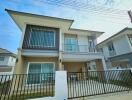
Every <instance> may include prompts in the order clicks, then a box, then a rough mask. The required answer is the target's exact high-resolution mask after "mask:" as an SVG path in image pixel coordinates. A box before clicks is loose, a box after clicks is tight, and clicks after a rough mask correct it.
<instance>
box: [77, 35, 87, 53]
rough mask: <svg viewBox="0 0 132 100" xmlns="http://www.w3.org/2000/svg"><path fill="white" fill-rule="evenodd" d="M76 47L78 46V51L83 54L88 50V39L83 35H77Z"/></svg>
mask: <svg viewBox="0 0 132 100" xmlns="http://www.w3.org/2000/svg"><path fill="white" fill-rule="evenodd" d="M77 38H78V45H79V51H80V52H85V51H86V50H88V37H87V36H83V35H78V36H77Z"/></svg>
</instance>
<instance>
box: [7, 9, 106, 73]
mask: <svg viewBox="0 0 132 100" xmlns="http://www.w3.org/2000/svg"><path fill="white" fill-rule="evenodd" d="M6 11H7V12H8V13H9V15H10V16H11V18H12V19H13V20H14V21H15V23H16V24H17V26H18V27H19V28H20V30H21V31H22V36H21V41H20V46H19V48H18V61H17V63H16V69H15V73H16V74H29V73H49V72H54V71H56V70H66V71H68V72H81V71H87V70H89V69H93V70H104V69H105V66H106V65H105V60H104V57H103V55H102V53H101V52H97V50H96V43H97V42H96V38H97V37H98V36H100V35H101V34H102V33H103V32H98V31H90V30H82V29H74V28H71V25H72V24H73V20H69V19H62V18H55V17H49V16H44V15H36V14H30V13H24V12H18V11H12V10H7V9H6Z"/></svg>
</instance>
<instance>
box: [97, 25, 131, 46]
mask: <svg viewBox="0 0 132 100" xmlns="http://www.w3.org/2000/svg"><path fill="white" fill-rule="evenodd" d="M130 31H131V32H132V28H129V27H125V28H124V29H122V30H121V31H119V32H117V33H116V34H114V35H112V36H111V37H109V38H107V39H105V40H104V41H102V42H100V43H98V44H97V45H98V46H99V45H102V44H103V43H106V42H108V41H110V40H113V39H114V38H117V37H118V36H120V35H121V34H129V32H130Z"/></svg>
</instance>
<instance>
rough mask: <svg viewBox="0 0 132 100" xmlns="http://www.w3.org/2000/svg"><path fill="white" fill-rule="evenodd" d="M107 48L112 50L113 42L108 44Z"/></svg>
mask: <svg viewBox="0 0 132 100" xmlns="http://www.w3.org/2000/svg"><path fill="white" fill-rule="evenodd" d="M108 49H109V51H114V46H113V43H109V44H108Z"/></svg>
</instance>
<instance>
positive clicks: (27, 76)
mask: <svg viewBox="0 0 132 100" xmlns="http://www.w3.org/2000/svg"><path fill="white" fill-rule="evenodd" d="M33 63H35V64H36V63H38V64H43V63H51V64H53V71H55V62H28V65H27V72H26V74H27V78H26V86H30V85H31V86H32V85H40V84H41V83H39V84H28V83H27V82H28V74H29V66H30V64H33ZM40 74H41V73H40Z"/></svg>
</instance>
